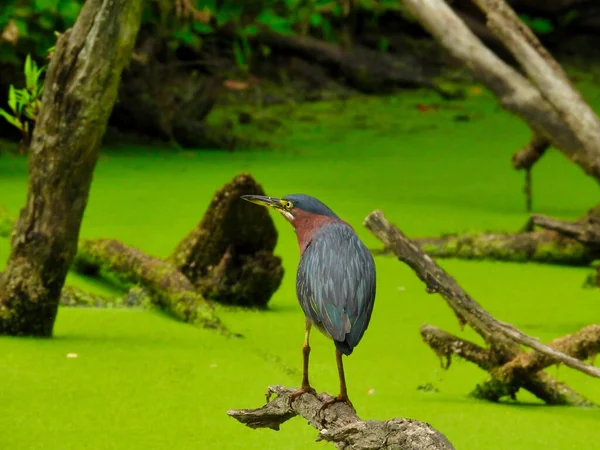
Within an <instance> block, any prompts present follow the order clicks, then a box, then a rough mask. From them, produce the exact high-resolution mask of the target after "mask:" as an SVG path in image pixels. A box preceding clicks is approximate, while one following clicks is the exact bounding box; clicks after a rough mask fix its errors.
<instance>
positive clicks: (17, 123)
mask: <svg viewBox="0 0 600 450" xmlns="http://www.w3.org/2000/svg"><path fill="white" fill-rule="evenodd" d="M0 116H2V117H4V118H5V119H6V120H7V122H8V123H10V124H11V125H12V126H14V127H16V128H18V129H19V130H22V129H23V126H22V125H21V122H20V121H19V120H18V119H17V118H16V117H14V116H11V115H10V114H9V113H7V112H6V111H4V110H3V109H2V108H0Z"/></svg>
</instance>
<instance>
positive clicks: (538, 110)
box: [404, 0, 600, 181]
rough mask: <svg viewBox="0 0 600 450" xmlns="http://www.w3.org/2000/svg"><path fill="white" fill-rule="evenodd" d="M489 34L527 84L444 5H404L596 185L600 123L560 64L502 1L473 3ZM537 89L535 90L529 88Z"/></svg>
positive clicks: (424, 1) (413, 1) (411, 1)
mask: <svg viewBox="0 0 600 450" xmlns="http://www.w3.org/2000/svg"><path fill="white" fill-rule="evenodd" d="M475 3H476V4H477V5H478V7H479V8H480V9H481V10H482V11H483V13H484V14H485V15H486V18H487V25H488V28H489V29H490V30H491V31H492V32H493V33H494V35H495V36H496V37H497V38H498V39H499V40H500V41H501V42H502V43H503V44H504V45H505V46H506V48H507V49H508V50H509V51H510V52H511V54H512V55H513V56H514V58H515V59H516V60H517V61H518V62H519V63H520V64H521V66H522V67H523V69H524V71H525V72H526V74H527V76H528V78H529V79H530V80H532V81H531V82H530V81H528V79H527V78H525V77H524V76H523V75H521V74H520V73H519V72H518V71H517V70H515V69H513V68H512V67H510V66H509V65H508V64H507V63H505V62H504V61H502V60H501V59H500V58H499V57H498V56H496V55H495V54H494V53H493V52H492V51H491V50H490V49H488V48H487V47H486V46H485V45H483V43H482V42H481V41H480V40H479V39H478V38H477V37H476V36H475V35H474V34H473V33H472V32H471V31H470V30H469V28H468V27H467V26H466V25H465V24H464V23H463V22H462V21H461V20H460V18H459V17H458V16H457V14H456V13H455V12H454V11H453V10H452V9H451V8H450V6H448V4H447V3H446V2H445V1H444V0H405V1H404V4H405V5H406V6H407V7H408V9H409V10H410V12H411V13H412V14H413V15H414V16H415V18H416V19H417V20H418V21H419V22H420V23H421V24H422V25H423V27H424V28H425V29H427V30H428V31H429V32H430V33H431V34H432V35H433V36H434V38H435V39H436V40H438V41H439V43H440V44H441V45H442V46H443V47H444V48H445V49H446V50H448V51H449V52H450V53H451V54H452V55H453V56H454V57H455V58H457V59H458V60H459V61H461V62H462V63H463V64H465V65H466V66H467V67H468V68H469V69H470V70H471V71H472V72H473V74H474V76H475V77H476V78H477V79H478V80H479V81H480V82H481V83H483V84H484V85H485V86H487V87H488V88H489V89H490V90H491V91H492V92H493V93H494V94H495V95H496V96H497V97H498V99H499V100H500V102H501V104H502V105H503V107H504V108H505V109H506V110H508V111H510V112H512V113H514V114H516V115H518V116H519V117H521V118H522V119H523V120H524V121H525V122H526V123H527V124H528V125H529V126H530V127H531V128H532V130H533V131H534V133H535V134H537V135H539V136H541V137H543V138H545V139H547V140H548V141H549V142H550V143H552V144H553V145H554V146H555V147H556V148H557V149H559V150H560V151H561V152H562V153H563V154H564V155H565V156H567V157H568V158H569V159H570V160H571V161H572V162H574V163H575V164H577V165H579V166H580V167H581V168H582V169H583V170H584V171H585V173H587V174H588V175H590V176H592V177H594V178H595V179H596V180H597V181H600V145H598V142H600V120H599V119H598V117H597V116H596V115H595V114H594V112H593V111H592V110H591V108H590V107H589V106H588V105H587V103H586V102H585V101H584V100H583V99H582V97H581V95H580V94H579V93H578V92H577V90H576V89H575V88H574V87H573V86H572V84H571V83H570V82H569V80H568V78H567V76H566V75H565V73H564V72H563V71H562V69H561V68H560V66H559V64H558V63H557V62H556V61H555V60H554V59H553V58H552V56H551V55H550V54H549V53H548V52H547V51H546V49H545V48H544V47H543V46H542V45H541V43H540V42H539V40H538V39H537V38H536V37H535V35H534V34H533V33H532V32H531V30H529V29H528V28H527V27H526V26H525V25H524V24H523V23H522V22H521V21H520V20H519V18H518V17H517V15H516V14H515V13H514V11H513V10H512V9H511V8H510V6H508V5H507V4H506V3H505V2H504V1H503V0H475ZM532 83H535V84H532Z"/></svg>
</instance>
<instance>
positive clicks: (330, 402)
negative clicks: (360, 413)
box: [319, 394, 356, 415]
mask: <svg viewBox="0 0 600 450" xmlns="http://www.w3.org/2000/svg"><path fill="white" fill-rule="evenodd" d="M334 403H345V404H346V405H348V406H349V407H350V408H352V410H353V411H356V410H355V409H354V406H353V405H352V402H351V401H350V399H349V398H348V395H343V394H340V395H338V396H337V397H334V398H332V399H331V400H327V401H326V402H325V403H323V406H321V408H319V415H321V414H322V413H323V411H324V410H325V409H327V408H329V407H330V406H331V405H333V404H334Z"/></svg>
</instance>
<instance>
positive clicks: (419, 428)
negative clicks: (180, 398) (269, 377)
mask: <svg viewBox="0 0 600 450" xmlns="http://www.w3.org/2000/svg"><path fill="white" fill-rule="evenodd" d="M296 391H297V389H292V388H288V387H284V386H269V388H268V391H267V404H266V405H264V406H262V407H261V408H258V409H231V410H229V411H227V414H228V415H229V416H230V417H233V418H234V419H236V420H237V421H238V422H240V423H243V424H244V425H246V426H248V427H250V428H270V429H272V430H279V427H280V426H281V425H282V424H283V423H285V422H287V421H288V420H290V419H292V418H293V417H295V416H300V417H302V418H303V419H305V420H306V421H308V423H309V424H310V425H311V426H313V427H314V428H316V429H317V430H318V431H319V434H318V436H317V441H327V442H332V443H333V444H335V446H336V447H337V448H339V449H345V450H371V449H382V450H392V449H394V450H423V449H428V450H452V449H454V447H453V446H452V444H451V443H450V441H449V440H448V439H447V438H446V437H445V436H444V435H443V434H442V433H440V432H439V431H437V430H436V429H434V428H433V427H432V426H431V425H429V424H426V423H423V422H419V421H417V420H412V419H402V418H397V419H390V420H367V421H363V420H361V419H360V418H359V417H358V416H357V415H356V412H355V411H354V410H353V409H352V408H350V407H349V406H348V405H346V404H345V403H335V404H333V405H331V406H329V407H327V408H326V409H324V410H322V411H321V407H322V406H323V405H324V404H325V402H326V401H327V400H329V399H331V398H333V397H332V396H330V395H329V394H325V393H323V394H319V395H313V394H309V393H307V394H303V395H301V396H300V397H298V398H296V399H293V398H292V397H291V396H292V395H293V394H294V393H295V392H296ZM273 394H275V395H276V397H275V398H274V399H272V400H271V396H272V395H273Z"/></svg>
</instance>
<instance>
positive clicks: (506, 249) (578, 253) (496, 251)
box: [383, 230, 598, 266]
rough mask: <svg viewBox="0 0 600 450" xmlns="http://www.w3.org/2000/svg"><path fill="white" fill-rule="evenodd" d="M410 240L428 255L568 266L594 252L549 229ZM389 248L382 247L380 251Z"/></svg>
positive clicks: (592, 256) (582, 263)
mask: <svg viewBox="0 0 600 450" xmlns="http://www.w3.org/2000/svg"><path fill="white" fill-rule="evenodd" d="M413 242H414V243H415V244H416V245H418V246H419V247H420V248H421V250H423V251H424V252H425V253H427V254H428V255H429V256H432V257H439V258H461V259H474V260H488V259H490V260H495V261H511V262H538V263H546V264H560V265H569V266H587V265H589V264H590V263H591V262H592V261H594V260H595V259H596V258H598V253H597V252H595V251H593V249H591V248H589V247H588V246H586V245H584V244H582V243H581V242H578V241H577V240H575V239H572V238H570V237H565V236H562V235H561V234H560V233H556V232H553V231H546V230H540V231H529V232H524V233H516V234H509V233H478V234H447V235H443V236H440V237H432V238H415V239H413ZM390 251H391V250H390V249H388V248H386V249H384V250H383V252H384V253H389V252H390Z"/></svg>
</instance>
